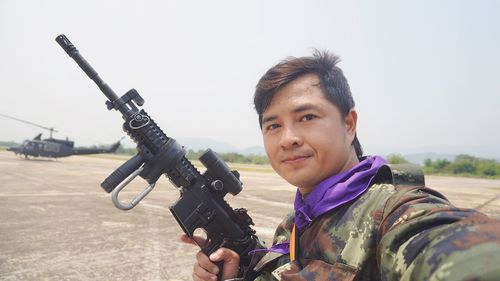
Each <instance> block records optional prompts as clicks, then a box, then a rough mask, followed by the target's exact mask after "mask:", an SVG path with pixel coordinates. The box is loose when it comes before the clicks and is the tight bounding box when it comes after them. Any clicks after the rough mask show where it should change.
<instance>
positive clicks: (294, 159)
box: [281, 156, 309, 164]
mask: <svg viewBox="0 0 500 281" xmlns="http://www.w3.org/2000/svg"><path fill="white" fill-rule="evenodd" d="M308 158H309V156H291V157H287V158H285V159H284V160H283V161H281V162H282V163H284V164H296V163H300V162H302V161H304V160H306V159H308Z"/></svg>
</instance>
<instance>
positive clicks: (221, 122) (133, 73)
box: [0, 0, 500, 158]
mask: <svg viewBox="0 0 500 281" xmlns="http://www.w3.org/2000/svg"><path fill="white" fill-rule="evenodd" d="M499 3H500V2H499V1H469V0H468V1H459V0H449V1H435V0H425V1H234V0H227V1H124V0H120V1H97V0H85V1H63V0H60V1H51V0H45V1H39V0H32V1H26V0H0V97H1V102H0V113H2V114H7V115H11V116H15V117H17V118H21V119H25V120H29V121H31V122H35V123H39V124H41V125H44V126H53V127H55V128H56V129H58V130H60V133H58V134H56V137H62V138H64V137H66V136H68V137H70V138H71V139H72V140H74V141H75V142H76V144H77V145H91V144H95V143H97V142H98V143H100V144H104V143H111V142H114V141H116V140H118V139H119V138H120V137H122V136H123V135H124V133H123V132H122V130H121V123H122V119H121V116H120V114H119V113H118V112H116V111H113V112H108V111H107V109H106V107H105V105H104V101H105V96H104V95H103V94H102V93H101V92H100V90H99V89H98V88H97V87H96V85H95V84H94V83H93V82H92V81H91V80H90V79H88V77H87V76H86V75H85V74H84V72H83V71H82V70H81V69H80V68H79V67H78V66H77V65H76V63H75V62H74V61H73V60H72V59H70V58H69V57H68V56H67V55H66V53H64V51H63V50H62V49H61V48H60V47H59V45H58V44H57V43H56V42H55V41H54V39H55V37H56V36H57V35H59V34H61V33H64V34H66V35H67V36H68V38H69V39H70V40H71V41H72V42H73V43H74V44H75V46H76V47H77V48H78V49H79V50H80V53H81V54H82V55H83V56H84V57H85V58H86V59H87V61H89V62H90V64H91V65H92V66H93V67H94V68H95V69H96V70H97V72H98V73H99V74H100V76H101V78H103V79H104V81H106V82H107V83H108V84H109V85H110V86H111V87H112V88H113V89H114V90H115V92H116V93H117V94H119V95H122V94H123V93H125V92H126V91H128V90H129V89H130V88H136V89H137V90H138V91H139V93H141V95H142V96H143V98H144V99H145V101H146V102H145V104H144V107H143V108H144V109H145V110H146V111H147V112H149V114H150V115H151V116H152V118H153V119H154V120H155V121H156V123H158V124H159V125H160V127H161V128H162V129H163V130H164V131H165V133H166V134H167V135H168V136H170V137H174V138H181V137H182V138H185V137H206V138H211V139H214V140H218V141H223V142H227V143H230V144H233V145H236V146H238V147H241V148H243V147H248V146H254V145H262V140H261V134H260V131H259V127H258V123H257V116H256V114H255V112H254V109H253V105H252V96H253V91H254V87H255V84H256V82H257V81H258V79H259V78H260V76H261V75H262V74H263V73H264V72H265V71H266V70H267V69H268V68H269V67H271V66H272V65H274V64H276V63H278V62H279V61H280V60H281V59H283V58H285V57H287V56H303V55H309V54H311V51H312V49H313V48H319V49H325V50H330V51H332V52H335V53H336V54H338V55H340V57H341V58H342V62H341V63H340V67H341V68H342V69H343V70H344V73H345V74H346V76H347V79H348V81H349V83H350V86H351V90H352V92H353V95H354V98H355V101H356V108H357V110H358V115H359V119H358V135H359V138H360V141H361V143H362V144H363V146H364V147H365V150H366V151H367V152H368V153H369V154H377V153H387V152H398V153H411V152H423V151H428V150H430V149H434V150H440V151H436V152H469V153H470V152H472V151H482V153H483V154H488V153H486V152H485V151H489V153H491V156H492V157H497V158H498V157H500V125H499V121H500V82H499V80H500V79H499V78H498V75H499V68H500V52H499V51H498V50H500V17H498V12H499V11H500V4H499ZM39 132H41V130H40V129H38V128H36V127H32V126H29V125H24V124H22V123H18V122H16V121H12V120H8V119H5V118H0V140H5V141H7V140H14V141H18V142H20V141H22V140H23V139H25V138H29V137H33V136H35V135H36V134H37V133H39ZM45 135H47V134H45ZM467 149H470V151H466V150H467ZM455 150H460V151H455Z"/></svg>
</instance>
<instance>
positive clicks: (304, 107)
mask: <svg viewBox="0 0 500 281" xmlns="http://www.w3.org/2000/svg"><path fill="white" fill-rule="evenodd" d="M308 110H317V111H319V110H320V108H319V106H317V105H315V104H312V103H305V104H301V105H299V106H297V107H296V108H294V109H293V110H292V112H293V113H300V112H304V111H308ZM276 119H278V116H276V115H269V116H266V117H263V118H262V124H265V123H267V122H271V121H274V120H276Z"/></svg>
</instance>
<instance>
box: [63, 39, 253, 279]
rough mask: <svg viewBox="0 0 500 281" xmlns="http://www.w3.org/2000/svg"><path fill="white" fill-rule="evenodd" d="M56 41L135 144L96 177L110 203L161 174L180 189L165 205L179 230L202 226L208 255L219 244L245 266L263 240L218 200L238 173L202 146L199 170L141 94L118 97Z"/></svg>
mask: <svg viewBox="0 0 500 281" xmlns="http://www.w3.org/2000/svg"><path fill="white" fill-rule="evenodd" d="M56 41H57V43H58V44H59V45H60V46H61V47H62V48H63V49H64V51H66V53H67V54H68V55H69V56H70V57H71V58H73V59H74V60H75V61H76V63H77V64H78V65H79V66H80V68H81V69H82V70H83V71H84V72H85V73H86V74H87V76H88V77H89V78H90V79H92V80H93V81H94V82H95V83H96V84H97V86H98V87H99V89H101V91H102V92H103V93H104V95H106V97H107V98H108V100H107V101H106V106H107V108H108V110H111V109H115V110H117V111H120V113H121V114H122V117H123V119H124V120H125V122H124V123H123V130H124V131H125V132H126V133H127V134H128V135H129V137H130V138H131V139H132V140H133V141H134V142H135V143H136V144H137V151H138V153H137V154H136V155H135V156H133V157H132V158H130V159H129V160H128V161H127V162H125V163H123V164H122V165H121V166H120V167H118V169H116V170H115V171H114V172H113V173H112V174H111V175H109V176H108V178H106V179H105V180H104V181H103V182H102V183H101V187H102V188H104V190H105V191H106V192H108V193H110V192H112V201H113V203H114V205H115V206H116V207H117V208H119V209H122V210H130V209H132V208H133V207H134V206H136V205H137V204H138V203H139V202H140V201H141V200H142V199H143V198H144V197H145V196H146V195H147V194H148V193H149V192H151V190H153V188H154V186H155V183H156V181H158V179H159V178H160V176H161V175H162V174H164V175H166V176H167V177H168V179H169V180H170V182H172V184H174V185H175V186H176V187H178V188H179V190H180V198H179V199H178V200H177V201H176V202H175V203H174V204H173V205H171V206H170V207H169V209H170V212H172V215H173V216H174V217H175V219H176V220H177V223H179V225H180V226H181V228H182V230H183V231H184V232H185V233H186V234H187V235H188V236H189V237H193V235H194V232H195V231H196V230H197V229H203V230H204V231H205V233H206V238H207V243H206V245H203V246H200V247H201V249H202V251H203V252H204V253H205V254H207V255H210V254H211V253H213V252H215V251H216V250H217V249H219V248H221V247H225V248H229V249H232V250H234V251H235V252H237V253H239V255H240V265H241V266H242V267H245V266H248V265H249V264H250V261H251V256H250V255H249V252H250V251H252V250H254V249H258V248H263V246H262V244H261V242H260V240H259V239H258V238H257V236H256V235H255V230H253V229H252V228H251V227H250V225H254V223H253V221H252V218H251V217H250V216H249V215H248V214H247V210H246V209H244V208H240V209H232V208H231V206H229V204H228V203H227V202H226V201H225V200H224V196H225V195H226V194H227V193H231V194H232V195H237V194H238V193H239V192H240V191H241V190H242V183H241V181H240V180H239V177H240V175H239V173H238V172H237V171H231V170H230V169H229V167H228V166H227V165H226V163H224V161H223V160H222V159H220V157H219V156H218V155H217V154H216V153H214V152H213V151H212V150H210V149H208V150H207V151H205V152H204V154H203V155H202V156H201V157H200V158H199V159H200V161H201V163H202V164H203V165H204V166H205V167H206V171H205V172H204V173H203V174H201V173H200V172H199V171H198V170H197V169H196V168H195V167H194V166H193V164H192V163H191V162H190V161H189V160H188V159H187V158H186V157H185V154H186V152H185V150H184V148H183V147H182V146H181V145H179V144H178V143H177V142H176V140H175V139H173V138H171V137H168V136H167V135H166V134H165V133H164V132H163V131H162V130H161V129H160V127H159V126H158V125H157V124H156V123H155V122H154V121H153V119H152V118H151V117H150V116H149V115H148V114H147V113H146V112H145V111H144V109H139V108H138V106H142V105H143V104H144V99H143V98H142V97H141V96H140V95H139V93H138V92H137V91H136V90H135V89H131V90H129V91H128V92H127V93H125V94H124V95H123V96H122V97H120V98H118V96H117V95H116V94H115V92H114V91H113V90H112V89H111V87H110V86H109V85H108V84H106V83H105V82H104V81H103V80H102V79H101V78H100V77H99V75H98V74H97V72H96V71H95V70H94V69H93V68H92V66H90V64H89V63H88V62H87V61H86V60H85V59H84V58H83V57H82V56H81V55H80V53H79V52H78V50H77V49H76V47H75V46H74V45H73V44H72V43H71V42H70V41H69V40H68V38H66V36H65V35H59V36H57V38H56ZM137 176H140V177H141V178H143V179H145V180H146V182H147V183H148V184H149V185H148V186H147V187H146V188H145V189H144V190H143V191H142V192H141V193H139V194H138V195H137V196H136V197H135V198H134V199H132V200H131V201H130V202H128V203H123V202H120V200H119V199H118V194H119V193H120V191H121V190H122V189H123V188H124V187H125V186H126V185H127V184H128V183H129V182H131V181H132V180H133V179H134V178H135V177H137ZM221 269H222V268H221ZM220 272H222V270H221V271H220Z"/></svg>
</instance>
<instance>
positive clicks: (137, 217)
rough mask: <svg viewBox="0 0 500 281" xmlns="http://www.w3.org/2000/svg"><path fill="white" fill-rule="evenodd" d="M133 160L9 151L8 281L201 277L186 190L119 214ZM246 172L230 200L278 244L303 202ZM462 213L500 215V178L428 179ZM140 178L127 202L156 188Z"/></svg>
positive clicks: (167, 190)
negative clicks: (114, 194)
mask: <svg viewBox="0 0 500 281" xmlns="http://www.w3.org/2000/svg"><path fill="white" fill-rule="evenodd" d="M123 162H124V160H113V159H102V158H96V157H88V156H71V157H68V158H61V159H59V160H57V161H55V160H37V159H35V160H24V159H21V158H18V157H17V156H15V155H14V154H12V153H11V152H7V151H0V280H191V271H192V264H193V263H194V256H195V253H196V252H197V251H198V249H197V248H195V247H193V246H191V245H185V244H182V243H181V242H179V235H180V234H181V233H182V230H181V229H180V227H179V226H178V224H177V222H176V221H175V219H174V218H173V217H172V215H171V214H170V211H169V210H168V206H169V205H171V204H173V203H174V202H175V200H176V199H177V198H178V197H179V193H178V191H177V190H176V189H175V188H174V187H173V186H172V185H171V184H170V183H169V182H168V180H167V179H165V178H164V177H162V178H161V179H160V180H159V181H158V183H157V185H156V187H155V190H153V191H152V192H151V193H150V194H149V195H148V196H147V197H146V199H144V200H143V201H142V202H141V203H140V204H139V205H138V206H137V207H135V208H134V209H132V210H130V211H121V210H118V209H117V208H115V207H114V205H113V204H112V202H111V197H110V195H109V194H107V193H106V192H104V191H103V190H102V189H101V187H100V183H101V181H103V180H104V179H105V178H106V177H107V176H108V175H109V174H110V173H111V172H113V171H114V170H115V169H116V168H117V167H118V166H119V165H121V164H122V163H123ZM252 170H253V171H247V170H246V169H244V170H240V173H241V179H242V181H243V183H244V189H243V192H241V193H240V194H239V195H237V196H236V197H233V196H231V195H228V196H226V197H227V198H228V200H227V201H228V202H229V204H230V205H231V206H232V207H233V208H238V207H245V208H247V209H248V211H249V214H250V215H251V216H252V218H253V220H254V222H255V224H256V226H257V227H255V229H256V230H257V233H258V235H259V237H260V238H261V239H263V240H264V241H266V242H267V243H268V244H269V243H270V242H271V238H272V234H273V232H274V228H275V226H276V225H277V224H278V223H279V222H280V221H281V218H282V217H283V215H284V214H285V213H287V212H288V211H289V210H291V209H292V203H291V202H293V198H294V196H295V191H294V188H292V187H291V186H290V185H289V184H288V183H286V182H285V181H284V180H282V179H281V178H279V177H278V176H276V175H275V174H274V173H270V172H259V171H255V169H252ZM426 180H427V184H428V186H430V187H432V188H434V189H437V190H438V191H440V192H442V193H444V194H445V195H446V196H447V197H448V198H449V199H450V201H451V202H452V203H454V204H455V205H457V206H461V207H468V208H478V209H480V210H481V211H483V212H485V213H487V214H488V215H491V216H493V217H497V218H500V180H484V179H470V178H450V177H432V176H431V177H429V176H428V177H426ZM146 185H147V184H146V182H145V181H143V180H142V179H139V178H138V179H136V180H135V181H133V182H132V183H131V184H130V185H129V186H127V187H126V188H125V190H124V191H122V193H121V195H122V196H121V198H120V199H121V200H122V201H127V200H129V199H130V198H132V197H133V196H135V194H137V193H139V192H140V191H141V190H142V189H144V187H145V186H146Z"/></svg>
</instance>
